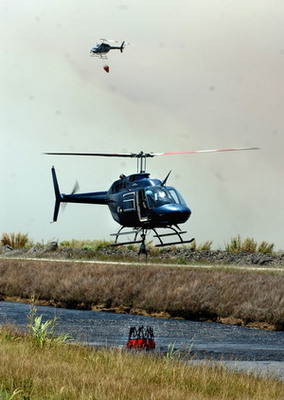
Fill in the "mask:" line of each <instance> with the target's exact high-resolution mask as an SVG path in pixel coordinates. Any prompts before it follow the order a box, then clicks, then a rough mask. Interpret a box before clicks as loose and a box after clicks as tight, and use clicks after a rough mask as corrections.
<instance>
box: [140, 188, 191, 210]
mask: <svg viewBox="0 0 284 400" xmlns="http://www.w3.org/2000/svg"><path fill="white" fill-rule="evenodd" d="M145 194H146V199H147V203H148V206H149V208H155V207H160V206H163V205H165V204H185V203H184V200H183V199H182V197H181V195H180V194H179V193H178V191H177V190H176V189H174V188H172V187H161V186H149V187H147V188H145Z"/></svg>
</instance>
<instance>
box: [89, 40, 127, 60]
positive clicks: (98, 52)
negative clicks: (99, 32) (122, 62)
mask: <svg viewBox="0 0 284 400" xmlns="http://www.w3.org/2000/svg"><path fill="white" fill-rule="evenodd" d="M101 40H102V43H98V44H96V45H95V46H94V47H92V48H91V50H90V55H91V56H97V57H101V58H106V54H107V53H108V52H109V51H110V50H120V52H121V53H122V52H123V49H124V47H125V41H123V42H122V44H121V45H120V46H111V45H110V44H108V43H105V42H106V41H107V39H101ZM108 41H109V42H111V40H108ZM113 42H115V43H118V42H117V41H113Z"/></svg>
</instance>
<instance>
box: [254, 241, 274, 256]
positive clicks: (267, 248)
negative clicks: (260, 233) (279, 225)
mask: <svg viewBox="0 0 284 400" xmlns="http://www.w3.org/2000/svg"><path fill="white" fill-rule="evenodd" d="M273 248H274V243H267V242H265V241H262V242H261V243H260V245H259V246H258V248H257V251H258V252H259V253H264V254H271V253H272V251H273Z"/></svg>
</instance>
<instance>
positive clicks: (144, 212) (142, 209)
mask: <svg viewBox="0 0 284 400" xmlns="http://www.w3.org/2000/svg"><path fill="white" fill-rule="evenodd" d="M137 209H138V216H139V220H140V221H148V216H149V209H148V205H147V201H146V196H145V190H144V189H140V190H138V191H137Z"/></svg>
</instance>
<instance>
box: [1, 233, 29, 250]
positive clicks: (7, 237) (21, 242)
mask: <svg viewBox="0 0 284 400" xmlns="http://www.w3.org/2000/svg"><path fill="white" fill-rule="evenodd" d="M1 243H2V245H3V246H7V245H8V246H11V247H13V249H22V248H24V247H26V246H27V245H28V243H29V237H28V234H27V233H16V234H15V233H10V234H9V233H3V234H2V238H1Z"/></svg>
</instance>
